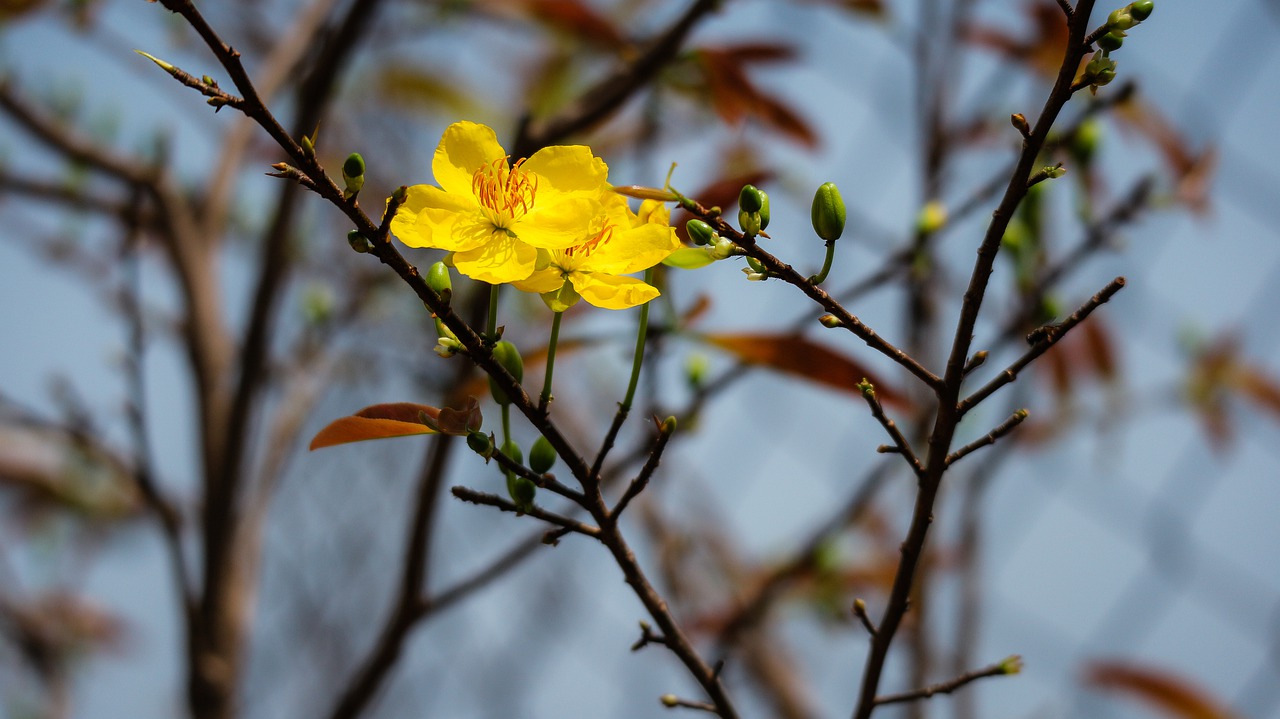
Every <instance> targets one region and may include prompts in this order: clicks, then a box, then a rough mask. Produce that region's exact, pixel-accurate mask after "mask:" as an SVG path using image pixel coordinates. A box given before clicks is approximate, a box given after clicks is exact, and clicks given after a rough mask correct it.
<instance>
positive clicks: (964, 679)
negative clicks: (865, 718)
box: [875, 657, 1021, 706]
mask: <svg viewBox="0 0 1280 719" xmlns="http://www.w3.org/2000/svg"><path fill="white" fill-rule="evenodd" d="M1020 664H1021V662H1020V660H1018V659H1017V658H1016V657H1010V658H1008V659H1005V660H1004V661H1002V662H998V663H996V664H992V665H990V666H986V667H983V668H981V669H975V670H973V671H971V672H965V673H964V674H961V675H960V676H958V677H956V678H954V679H951V680H949V681H945V682H940V683H938V684H933V685H930V686H927V687H922V688H920V689H915V690H912V691H909V692H902V693H901V694H886V695H884V696H879V697H876V700H875V704H876V706H883V705H885V704H897V703H900V702H910V701H916V700H918V699H928V698H930V697H932V696H934V695H936V694H950V693H951V692H953V691H955V690H957V689H959V688H960V687H962V686H964V685H966V684H968V683H970V682H974V681H977V680H979V679H984V678H986V677H999V676H1004V675H1006V674H1016V673H1017V669H1018V667H1019V666H1020Z"/></svg>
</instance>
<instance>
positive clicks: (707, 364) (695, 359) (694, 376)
mask: <svg viewBox="0 0 1280 719" xmlns="http://www.w3.org/2000/svg"><path fill="white" fill-rule="evenodd" d="M710 369H711V361H710V360H708V359H707V356H706V355H704V354H694V355H689V359H688V360H687V361H686V362H685V366H684V376H685V379H686V380H688V381H689V386H691V387H693V388H694V389H698V388H699V387H701V386H702V383H703V382H705V381H706V379H707V372H708V371H709V370H710Z"/></svg>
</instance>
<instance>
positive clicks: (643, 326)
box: [622, 267, 653, 412]
mask: <svg viewBox="0 0 1280 719" xmlns="http://www.w3.org/2000/svg"><path fill="white" fill-rule="evenodd" d="M644 281H645V284H653V268H652V267H650V268H649V269H647V270H645V271H644ZM648 334H649V303H648V302H646V303H644V304H643V305H641V306H640V327H639V329H638V330H637V331H636V354H635V359H634V360H633V361H632V362H631V383H630V384H629V385H627V396H626V398H624V399H623V400H622V411H623V412H628V411H630V410H631V400H632V399H634V398H635V396H636V386H637V385H638V384H640V365H642V364H644V342H645V339H646V337H647V336H648Z"/></svg>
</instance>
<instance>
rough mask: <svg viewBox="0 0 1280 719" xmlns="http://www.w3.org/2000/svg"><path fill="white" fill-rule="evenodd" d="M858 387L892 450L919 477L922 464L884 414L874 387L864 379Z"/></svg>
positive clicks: (895, 424)
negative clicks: (887, 437)
mask: <svg viewBox="0 0 1280 719" xmlns="http://www.w3.org/2000/svg"><path fill="white" fill-rule="evenodd" d="M858 388H859V389H861V390H862V398H863V399H865V400H866V401H867V406H868V407H870V408H871V416H872V417H875V418H876V421H877V422H879V423H880V426H881V427H884V431H885V432H887V433H888V434H889V437H890V438H891V439H892V440H893V448H894V450H895V451H896V452H897V453H898V454H900V455H902V458H903V459H905V460H907V464H909V465H911V471H912V472H915V474H916V476H917V477H919V476H920V475H921V474H922V473H923V472H924V465H922V464H920V460H919V458H917V457H916V453H915V452H913V451H911V444H910V443H909V442H907V438H906V437H904V436H903V435H902V430H900V429H898V425H897V423H895V422H894V421H893V420H891V419H889V418H888V417H887V416H885V413H884V407H882V406H880V400H879V399H878V398H877V397H876V389H875V387H874V386H872V384H871V383H870V382H868V381H866V380H865V379H864V380H862V384H860V385H858Z"/></svg>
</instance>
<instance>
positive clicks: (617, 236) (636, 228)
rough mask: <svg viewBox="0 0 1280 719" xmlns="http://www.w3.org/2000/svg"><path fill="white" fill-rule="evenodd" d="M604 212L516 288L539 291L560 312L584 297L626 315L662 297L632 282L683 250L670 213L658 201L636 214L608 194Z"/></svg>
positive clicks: (542, 257)
mask: <svg viewBox="0 0 1280 719" xmlns="http://www.w3.org/2000/svg"><path fill="white" fill-rule="evenodd" d="M601 203H602V205H603V208H602V209H603V212H602V213H601V214H600V215H599V216H598V217H597V218H596V219H595V221H594V222H593V223H592V226H591V230H590V232H588V233H587V234H585V235H584V236H583V239H582V240H581V241H580V242H579V243H578V244H576V245H575V246H573V247H567V248H565V249H553V250H544V251H542V252H540V253H539V261H538V268H539V269H538V271H537V272H534V273H533V275H531V276H530V277H529V278H528V279H527V280H522V281H518V282H515V283H513V284H514V285H515V286H516V287H517V288H518V289H521V290H524V291H525V292H537V293H540V294H542V295H543V299H544V300H545V301H546V302H547V304H548V305H549V306H550V307H551V309H553V310H555V311H557V312H563V311H564V310H566V309H568V308H569V307H571V306H572V305H573V304H574V303H575V302H577V301H578V298H579V297H581V298H582V299H585V300H586V301H587V302H589V303H591V304H593V305H595V306H596V307H603V308H605V309H610V310H622V309H626V308H628V307H635V306H636V305H640V304H644V303H645V302H648V301H649V300H651V299H653V298H654V297H657V296H658V294H659V293H658V289H657V288H656V287H653V286H651V285H648V284H646V283H644V282H642V281H641V280H638V279H636V278H634V277H622V276H621V275H627V274H631V273H633V272H639V271H641V270H646V269H648V268H650V267H653V266H654V265H656V264H658V263H659V262H662V261H663V260H664V259H666V257H667V255H669V254H671V253H672V252H674V251H675V250H677V249H679V248H680V241H679V240H678V239H676V234H675V230H674V229H673V228H672V227H671V226H670V221H671V220H670V216H671V215H670V212H669V211H668V209H667V207H666V206H665V205H663V204H662V203H661V202H658V201H656V200H646V201H645V202H644V203H643V204H642V205H641V206H640V212H639V213H633V212H632V211H631V208H630V207H628V206H627V201H626V200H625V199H623V198H622V197H620V196H618V195H616V194H613V193H612V192H610V193H608V195H607V196H606V197H604V198H603V199H602V200H601Z"/></svg>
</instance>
